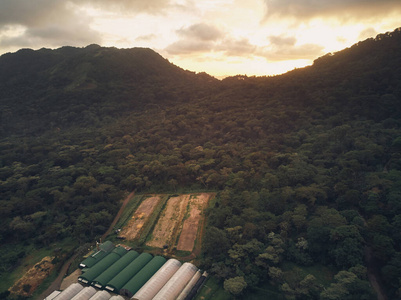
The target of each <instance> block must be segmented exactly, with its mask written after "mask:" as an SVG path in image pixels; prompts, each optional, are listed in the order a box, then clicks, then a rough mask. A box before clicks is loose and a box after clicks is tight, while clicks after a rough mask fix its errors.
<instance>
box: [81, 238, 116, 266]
mask: <svg viewBox="0 0 401 300" xmlns="http://www.w3.org/2000/svg"><path fill="white" fill-rule="evenodd" d="M114 248H115V246H114V244H113V243H112V242H110V241H106V242H104V243H102V244H100V245H99V250H97V251H95V252H94V253H93V254H92V255H90V256H89V257H88V258H86V259H85V260H83V261H82V262H81V263H80V264H79V267H80V268H81V269H83V268H91V267H93V266H94V265H95V264H96V263H98V262H99V261H100V260H102V259H103V258H104V257H105V256H106V255H107V254H108V253H110V252H111V251H113V249H114Z"/></svg>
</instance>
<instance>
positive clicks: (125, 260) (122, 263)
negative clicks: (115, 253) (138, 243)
mask: <svg viewBox="0 0 401 300" xmlns="http://www.w3.org/2000/svg"><path fill="white" fill-rule="evenodd" d="M138 256H139V253H138V252H136V251H133V250H131V251H128V252H127V253H126V254H125V255H124V256H123V257H121V258H120V259H119V260H117V261H116V262H115V263H114V264H112V265H111V266H110V267H108V268H107V269H106V270H105V271H104V272H103V273H102V274H100V275H99V276H97V277H96V278H95V279H94V280H93V281H92V285H93V286H95V287H97V288H99V289H101V288H104V287H105V286H106V284H107V283H108V282H109V281H110V280H112V279H113V278H114V277H115V276H117V274H118V273H120V272H121V271H122V270H123V269H124V268H125V267H126V266H128V265H129V264H130V263H131V262H132V261H133V260H134V259H135V258H137V257H138Z"/></svg>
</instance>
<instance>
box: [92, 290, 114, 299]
mask: <svg viewBox="0 0 401 300" xmlns="http://www.w3.org/2000/svg"><path fill="white" fill-rule="evenodd" d="M110 297H111V295H110V293H108V292H106V291H98V292H97V293H96V294H94V295H93V296H92V298H90V299H89V300H109V299H110Z"/></svg>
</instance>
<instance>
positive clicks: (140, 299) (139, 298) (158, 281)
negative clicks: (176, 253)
mask: <svg viewBox="0 0 401 300" xmlns="http://www.w3.org/2000/svg"><path fill="white" fill-rule="evenodd" d="M180 267H181V263H180V262H179V261H178V260H176V259H174V258H172V259H169V260H168V261H167V262H166V263H165V264H164V265H163V266H162V267H161V268H160V269H159V270H158V271H157V272H156V273H155V274H154V275H153V276H152V277H151V278H150V279H149V280H148V281H147V282H146V283H145V285H144V286H143V287H141V288H140V289H139V291H138V292H136V293H135V295H134V296H133V297H132V300H152V298H153V297H154V296H155V295H156V294H157V293H158V292H159V291H160V290H161V288H162V287H163V286H164V285H165V284H166V282H167V281H168V280H169V279H170V278H171V277H172V276H173V275H174V273H175V272H177V271H178V269H179V268H180Z"/></svg>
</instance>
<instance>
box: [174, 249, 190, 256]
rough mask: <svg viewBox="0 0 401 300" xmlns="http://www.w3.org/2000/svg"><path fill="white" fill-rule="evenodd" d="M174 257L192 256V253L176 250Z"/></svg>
mask: <svg viewBox="0 0 401 300" xmlns="http://www.w3.org/2000/svg"><path fill="white" fill-rule="evenodd" d="M174 255H175V256H177V257H186V256H189V255H191V251H183V250H176V251H175V252H174Z"/></svg>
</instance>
